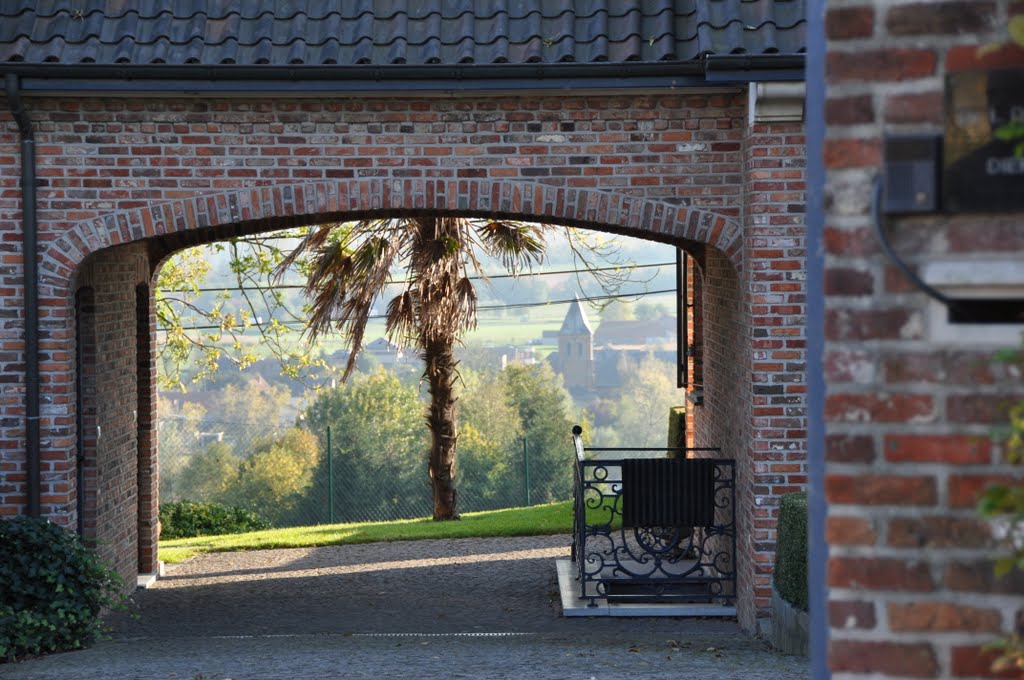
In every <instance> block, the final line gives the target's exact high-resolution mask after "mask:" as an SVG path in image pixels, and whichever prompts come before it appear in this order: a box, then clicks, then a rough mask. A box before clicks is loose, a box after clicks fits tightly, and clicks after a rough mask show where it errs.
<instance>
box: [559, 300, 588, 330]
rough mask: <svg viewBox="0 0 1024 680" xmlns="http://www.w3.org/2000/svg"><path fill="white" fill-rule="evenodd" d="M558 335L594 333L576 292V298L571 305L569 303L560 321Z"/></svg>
mask: <svg viewBox="0 0 1024 680" xmlns="http://www.w3.org/2000/svg"><path fill="white" fill-rule="evenodd" d="M558 334H559V335H591V336H593V335H594V329H592V328H591V327H590V321H588V320H587V313H586V312H585V311H584V310H583V305H582V304H581V303H580V296H579V294H576V299H575V300H574V301H573V303H572V304H571V305H569V311H568V312H566V314H565V319H564V320H563V321H562V328H561V329H560V330H559V331H558Z"/></svg>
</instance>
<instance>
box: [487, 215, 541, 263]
mask: <svg viewBox="0 0 1024 680" xmlns="http://www.w3.org/2000/svg"><path fill="white" fill-rule="evenodd" d="M476 231H477V234H478V235H479V238H480V243H481V246H482V247H483V249H484V250H485V251H486V252H487V254H488V255H490V256H492V257H494V258H496V259H498V260H499V261H501V264H502V266H504V267H505V269H507V270H508V271H509V273H511V274H513V275H518V274H519V273H520V272H521V271H523V270H524V269H529V268H530V267H531V266H533V265H534V264H540V263H541V262H542V261H543V260H544V232H543V230H542V227H541V226H540V225H536V224H526V223H522V222H507V221H500V220H492V221H489V222H485V223H483V224H480V225H479V226H478V227H477V229H476Z"/></svg>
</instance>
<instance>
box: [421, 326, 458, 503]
mask: <svg viewBox="0 0 1024 680" xmlns="http://www.w3.org/2000/svg"><path fill="white" fill-rule="evenodd" d="M423 360H424V362H425V363H426V372H425V374H426V378H427V387H428V391H429V392H430V408H429V410H428V413H427V422H428V424H429V426H430V461H429V465H428V471H429V473H430V487H431V490H432V491H433V495H434V520H436V521H442V520H452V519H459V513H458V512H457V511H456V508H455V501H456V491H455V448H456V445H457V443H458V437H459V435H458V429H457V425H456V401H457V399H458V398H457V397H456V396H455V389H454V387H455V380H456V375H455V352H454V343H453V342H447V341H445V340H434V341H431V342H427V343H424V345H423Z"/></svg>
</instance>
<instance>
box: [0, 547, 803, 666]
mask: <svg viewBox="0 0 1024 680" xmlns="http://www.w3.org/2000/svg"><path fill="white" fill-rule="evenodd" d="M566 543H567V540H566V538H565V537H564V536H559V537H527V538H502V539H459V540H441V541H412V542H394V543H373V544H366V545H355V546H330V547H323V548H304V549H288V550H262V551H254V552H246V553H214V554H209V555H203V556H200V557H197V558H195V559H192V560H189V561H187V562H185V563H183V564H179V565H172V566H170V567H169V568H168V570H167V572H168V573H167V575H166V576H165V578H163V579H161V580H160V581H159V582H158V583H157V584H156V585H155V586H154V587H152V588H150V589H149V590H146V591H140V592H138V593H137V594H136V595H135V597H134V600H135V604H136V606H135V609H136V616H135V617H128V616H124V615H117V616H116V617H114V618H113V619H112V623H113V625H114V627H115V633H114V635H113V637H112V639H110V640H107V641H104V642H101V643H99V644H97V645H96V646H94V647H93V648H91V649H89V650H85V651H81V652H72V653H68V654H58V655H52V656H49V657H45V658H42V659H36V660H32V661H28V662H24V663H21V664H13V665H0V677H3V678H11V679H12V680H14V679H19V680H22V679H23V680H28V679H30V678H31V679H39V680H43V679H46V680H49V679H54V680H56V679H58V678H60V679H64V678H68V679H74V678H81V679H83V680H86V679H90V680H91V679H97V680H98V679H100V678H104V679H106V678H146V679H148V678H175V679H179V680H180V679H182V678H184V679H188V680H215V679H216V680H221V679H224V678H232V679H233V680H242V679H247V678H391V677H408V676H409V675H410V674H415V675H416V676H419V677H428V678H433V677H438V678H444V677H453V678H623V677H630V678H673V677H686V676H689V677H705V678H755V677H756V678H766V679H773V678H779V679H781V678H806V677H808V663H807V660H806V659H801V658H797V657H787V656H782V655H779V654H776V653H773V652H770V651H768V650H767V649H766V646H765V645H764V644H763V643H762V642H760V641H758V640H754V639H751V638H749V637H747V636H746V635H744V634H743V633H742V632H741V631H740V630H739V628H738V627H737V626H736V624H735V623H734V622H731V621H724V620H717V619H704V620H694V619H670V618H637V619H610V618H587V619H581V618H563V617H561V615H560V606H559V600H558V593H557V585H556V581H555V568H554V560H555V558H557V557H563V556H567V555H568V548H567V546H566Z"/></svg>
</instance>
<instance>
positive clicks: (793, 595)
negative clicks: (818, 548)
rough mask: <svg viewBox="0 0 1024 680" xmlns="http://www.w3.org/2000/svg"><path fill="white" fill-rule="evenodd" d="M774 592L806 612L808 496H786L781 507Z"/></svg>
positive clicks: (777, 535) (799, 494)
mask: <svg viewBox="0 0 1024 680" xmlns="http://www.w3.org/2000/svg"><path fill="white" fill-rule="evenodd" d="M775 589H776V590H777V591H778V592H779V595H781V596H782V597H783V599H785V600H786V601H787V602H789V603H790V604H792V605H793V606H795V607H799V608H800V609H802V610H804V611H807V601H808V597H807V494H806V493H787V494H785V495H784V496H783V497H782V501H781V503H780V505H779V524H778V528H777V534H776V542H775Z"/></svg>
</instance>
